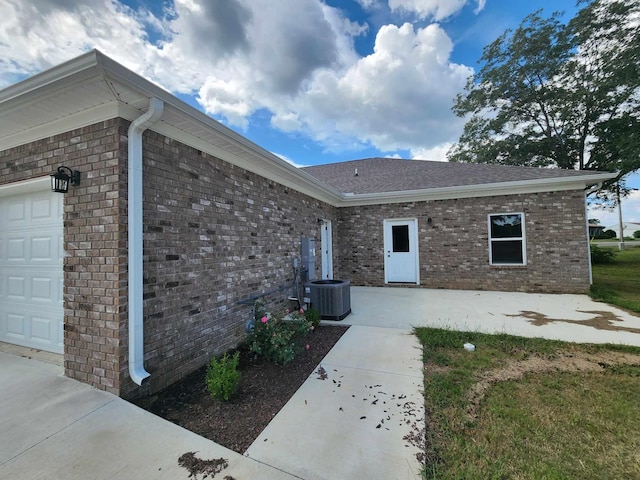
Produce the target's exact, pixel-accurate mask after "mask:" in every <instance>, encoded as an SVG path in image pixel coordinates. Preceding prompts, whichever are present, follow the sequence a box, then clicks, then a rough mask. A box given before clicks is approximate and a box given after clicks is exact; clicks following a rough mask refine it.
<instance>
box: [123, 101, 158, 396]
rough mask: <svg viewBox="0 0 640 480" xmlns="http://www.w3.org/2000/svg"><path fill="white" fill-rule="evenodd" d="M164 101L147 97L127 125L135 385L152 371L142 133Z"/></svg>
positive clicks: (131, 366) (131, 342) (131, 359)
mask: <svg viewBox="0 0 640 480" xmlns="http://www.w3.org/2000/svg"><path fill="white" fill-rule="evenodd" d="M163 110H164V103H163V102H162V100H160V99H158V98H155V97H154V98H151V99H149V110H147V111H146V113H144V114H142V115H141V116H140V117H138V118H136V119H135V120H134V121H133V122H131V125H130V126H129V147H128V155H129V168H128V171H129V193H128V198H129V200H128V204H129V207H128V208H129V215H128V220H129V226H128V228H129V376H130V377H131V380H133V381H134V382H135V383H136V384H138V385H142V381H143V380H144V379H145V378H147V377H149V376H150V375H151V374H150V373H149V372H147V371H146V370H145V369H144V325H143V322H142V319H143V313H144V311H143V301H142V290H143V287H142V277H143V270H142V268H143V267H142V133H143V132H144V131H145V130H146V129H147V128H149V127H151V126H152V125H153V124H154V123H156V122H157V121H158V120H160V117H162V112H163Z"/></svg>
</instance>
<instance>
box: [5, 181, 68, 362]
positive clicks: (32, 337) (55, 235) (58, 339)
mask: <svg viewBox="0 0 640 480" xmlns="http://www.w3.org/2000/svg"><path fill="white" fill-rule="evenodd" d="M16 190H17V191H16ZM17 192H19V189H12V192H11V195H10V196H4V197H2V196H0V341H3V342H9V343H14V344H17V345H23V346H26V347H32V348H37V349H41V350H47V351H50V352H57V353H63V350H64V347H63V334H62V325H63V320H64V309H63V305H62V286H63V277H62V253H63V244H62V235H63V223H62V201H63V195H62V194H60V193H54V192H51V190H44V191H43V190H42V188H41V187H39V191H36V192H32V191H31V192H27V193H17Z"/></svg>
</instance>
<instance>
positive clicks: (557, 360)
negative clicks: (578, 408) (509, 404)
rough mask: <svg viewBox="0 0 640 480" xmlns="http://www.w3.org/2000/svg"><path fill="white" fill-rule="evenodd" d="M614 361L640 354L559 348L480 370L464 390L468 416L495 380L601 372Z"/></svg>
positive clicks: (638, 359) (639, 361)
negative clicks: (557, 350)
mask: <svg viewBox="0 0 640 480" xmlns="http://www.w3.org/2000/svg"><path fill="white" fill-rule="evenodd" d="M616 365H633V366H640V355H633V354H630V353H623V352H611V351H603V352H599V353H586V352H581V351H576V352H572V353H566V352H559V353H558V354H556V355H554V356H553V357H552V358H548V357H542V356H534V357H530V358H527V359H525V360H517V361H512V362H509V363H507V365H505V366H504V367H502V368H499V369H494V370H490V371H487V372H484V373H483V374H482V375H481V378H480V379H479V380H478V382H476V383H475V384H474V385H473V386H472V387H471V389H470V391H469V393H468V401H469V404H468V407H467V416H468V419H469V420H471V421H473V420H475V419H476V418H477V416H478V408H479V406H480V404H481V403H482V399H483V398H484V396H485V395H486V394H487V392H488V391H489V390H490V389H491V387H492V386H493V385H495V384H496V383H498V382H504V381H511V380H518V379H520V378H522V377H523V376H525V375H527V374H532V373H548V372H604V371H605V370H606V369H607V368H612V367H614V366H616Z"/></svg>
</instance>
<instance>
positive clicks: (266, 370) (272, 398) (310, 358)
mask: <svg viewBox="0 0 640 480" xmlns="http://www.w3.org/2000/svg"><path fill="white" fill-rule="evenodd" d="M347 328H348V327H343V326H338V325H335V326H334V325H322V326H320V327H318V328H316V329H315V331H314V332H313V333H311V334H310V335H309V337H308V341H307V343H309V344H310V346H311V348H310V349H309V350H305V351H303V352H302V353H301V354H300V355H298V356H297V357H296V358H295V359H294V360H293V361H292V362H291V363H289V364H287V365H284V366H280V365H274V364H271V363H266V362H262V361H259V360H256V359H255V358H254V356H253V354H251V353H250V352H248V351H246V349H243V348H241V349H240V371H241V372H242V379H241V381H240V386H239V388H238V391H237V392H236V393H235V394H234V396H233V397H232V398H231V399H230V400H229V401H228V402H223V401H220V400H214V399H213V398H211V397H210V395H209V392H208V390H207V387H206V385H205V381H204V378H205V373H206V366H205V367H203V368H201V369H199V370H196V371H195V372H193V373H192V374H190V375H188V376H187V377H185V378H183V379H182V380H180V381H179V382H177V383H174V384H173V385H170V386H169V387H167V388H166V389H164V390H162V391H160V392H159V393H157V394H155V395H153V396H152V397H149V398H143V399H139V400H137V401H135V402H134V403H135V404H136V405H138V406H140V407H142V408H144V409H145V410H148V411H150V412H151V413H154V414H156V415H159V416H160V417H162V418H165V419H166V420H169V421H171V422H173V423H176V424H178V425H180V426H182V427H184V428H186V429H187V430H191V431H192V432H195V433H197V434H198V435H201V436H203V437H206V438H208V439H210V440H213V441H214V442H216V443H219V444H220V445H223V446H225V447H227V448H229V449H230V450H234V451H236V452H238V453H241V454H242V453H244V452H245V451H246V450H247V448H249V446H250V445H251V444H252V443H253V441H254V440H255V439H256V438H257V437H258V435H260V433H261V432H262V430H264V428H265V427H266V426H267V424H268V423H269V422H270V421H271V419H272V418H273V417H274V416H275V415H276V414H277V413H278V412H279V411H280V409H281V408H282V407H283V406H284V405H285V403H287V401H288V400H289V399H290V398H291V397H292V396H293V394H294V393H295V392H296V390H298V388H300V385H302V384H303V383H304V381H305V380H306V379H307V378H308V377H309V375H311V374H312V373H313V371H314V369H315V368H316V367H317V366H318V364H319V363H320V362H321V361H322V359H323V358H324V356H325V355H326V354H327V353H328V352H329V350H331V348H332V347H333V346H334V345H335V343H336V342H337V341H338V340H339V339H340V337H341V336H342V335H343V334H344V333H345V332H346V331H347Z"/></svg>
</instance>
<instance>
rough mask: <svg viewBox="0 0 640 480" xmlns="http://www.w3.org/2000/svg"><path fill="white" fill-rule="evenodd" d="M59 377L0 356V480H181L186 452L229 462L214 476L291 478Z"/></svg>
mask: <svg viewBox="0 0 640 480" xmlns="http://www.w3.org/2000/svg"><path fill="white" fill-rule="evenodd" d="M61 373H62V372H61V369H60V367H58V366H55V365H50V364H46V363H42V362H40V361H37V360H33V359H28V358H24V357H20V356H16V355H12V354H7V353H3V352H0V384H1V385H2V386H3V387H2V394H1V395H0V409H1V411H2V419H1V420H0V422H1V423H0V478H11V479H17V480H19V479H29V480H37V479H43V480H44V479H52V478H64V479H65V480H75V479H77V480H86V479H89V478H90V479H96V480H113V479H114V478H118V479H132V480H133V479H136V480H137V479H141V478H145V479H147V478H149V479H151V478H153V479H160V480H163V479H167V480H169V479H171V480H179V479H185V480H186V479H187V478H189V472H188V471H187V470H186V469H184V468H182V467H180V466H179V465H178V458H179V457H180V456H181V455H182V454H184V453H187V452H196V456H197V457H198V458H201V459H203V460H210V459H217V458H224V459H227V460H228V462H229V466H228V468H226V469H224V470H223V472H222V473H221V474H220V475H222V476H224V475H230V476H232V477H235V478H237V479H238V480H242V479H247V478H260V479H273V480H291V479H292V478H295V477H292V476H291V475H288V474H286V473H284V472H281V471H278V470H276V469H273V468H271V467H269V466H267V465H263V464H260V463H258V462H255V461H253V460H251V459H249V458H245V457H243V456H242V455H239V454H237V453H235V452H232V451H230V450H228V449H226V448H224V447H222V446H220V445H218V444H216V443H214V442H211V441H210V440H207V439H205V438H203V437H200V436H198V435H196V434H194V433H192V432H189V431H188V430H185V429H183V428H181V427H179V426H177V425H174V424H172V423H170V422H167V421H165V420H163V419H162V418H160V417H156V416H155V415H152V414H150V413H148V412H146V411H144V410H142V409H140V408H138V407H136V406H134V405H132V404H130V403H128V402H126V401H124V400H122V399H120V398H118V397H115V396H113V395H110V394H108V393H105V392H101V391H98V390H95V389H93V388H91V387H89V386H87V385H84V384H81V383H79V382H76V381H74V380H71V379H68V378H65V377H62V376H61ZM201 477H202V476H199V477H198V478H201ZM192 478H193V477H192ZM209 478H210V477H209Z"/></svg>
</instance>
